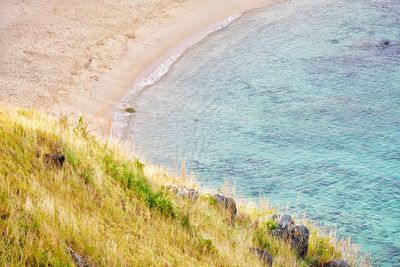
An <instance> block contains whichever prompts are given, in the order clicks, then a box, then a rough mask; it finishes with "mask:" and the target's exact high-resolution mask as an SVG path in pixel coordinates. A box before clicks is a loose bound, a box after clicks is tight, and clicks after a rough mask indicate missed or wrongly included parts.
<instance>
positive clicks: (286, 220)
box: [272, 214, 295, 240]
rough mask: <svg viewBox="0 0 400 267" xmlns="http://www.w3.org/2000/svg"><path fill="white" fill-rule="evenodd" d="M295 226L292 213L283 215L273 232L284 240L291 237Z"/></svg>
mask: <svg viewBox="0 0 400 267" xmlns="http://www.w3.org/2000/svg"><path fill="white" fill-rule="evenodd" d="M294 227H295V224H294V221H293V219H292V217H291V216H290V215H287V214H285V215H282V216H281V217H279V219H278V222H277V228H276V229H275V230H272V234H273V235H274V236H276V237H279V238H281V239H283V240H287V239H289V238H290V235H291V232H292V229H293V228H294Z"/></svg>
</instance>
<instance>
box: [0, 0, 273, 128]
mask: <svg viewBox="0 0 400 267" xmlns="http://www.w3.org/2000/svg"><path fill="white" fill-rule="evenodd" d="M275 2H278V1H275V0H249V1H240V0H207V1H199V0H197V1H196V0H187V1H179V0H168V1H161V0H160V1H128V0H125V1H117V0H108V1H95V0H89V1H76V0H69V1H59V0H50V1H44V0H36V1H33V0H30V1H1V2H0V49H1V51H2V52H1V56H0V103H8V104H12V105H17V106H25V107H33V108H36V109H39V110H42V111H45V112H46V113H48V114H51V115H54V116H59V115H60V114H67V115H69V116H71V119H76V117H77V116H80V115H82V114H83V115H85V117H86V118H87V120H88V121H89V122H90V125H91V128H92V129H93V130H94V131H95V132H97V133H100V134H107V133H108V131H109V129H110V127H111V118H112V112H113V108H114V106H115V104H116V103H118V102H119V101H120V100H121V98H122V97H123V96H124V95H125V94H126V93H127V92H128V91H129V89H130V88H132V86H133V84H134V82H135V80H137V79H138V77H140V76H143V75H144V72H146V70H147V71H148V69H149V67H151V65H152V64H153V65H154V62H157V60H158V59H160V58H161V57H162V56H163V55H165V53H167V52H168V51H171V49H172V48H173V47H174V46H176V45H177V44H179V43H180V42H182V40H185V39H188V38H190V36H193V35H194V34H195V33H196V32H199V31H201V29H205V28H207V27H209V26H210V25H213V24H216V23H218V22H221V21H223V20H224V19H225V18H227V17H229V16H232V15H234V14H238V13H241V12H244V11H247V10H250V9H253V8H258V7H262V6H267V5H270V4H273V3H275Z"/></svg>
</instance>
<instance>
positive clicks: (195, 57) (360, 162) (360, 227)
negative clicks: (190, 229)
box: [120, 0, 400, 266]
mask: <svg viewBox="0 0 400 267" xmlns="http://www.w3.org/2000/svg"><path fill="white" fill-rule="evenodd" d="M125 101H126V102H127V103H129V105H133V106H134V107H135V109H137V112H136V113H135V114H134V115H132V116H125V117H123V121H124V123H125V126H124V129H123V132H122V133H120V137H121V138H122V139H123V140H131V141H132V142H133V147H132V149H133V151H135V153H137V154H138V155H140V156H141V157H143V158H145V159H147V160H149V161H150V162H153V163H156V164H161V165H165V166H169V167H171V168H175V167H176V166H179V164H180V162H182V161H186V165H187V168H188V169H189V170H190V171H191V172H192V173H195V174H196V175H198V176H199V181H200V183H201V184H202V185H204V186H207V187H216V186H220V185H221V184H222V183H223V181H224V179H226V180H228V181H231V182H233V183H234V184H235V185H236V189H237V191H238V193H239V194H241V195H243V196H245V197H248V198H253V197H254V198H255V197H258V196H259V195H262V196H266V197H267V198H269V199H271V200H272V201H273V203H274V204H275V205H276V206H278V207H280V208H282V209H283V208H286V207H288V208H289V209H290V210H291V212H294V213H302V212H304V210H305V211H306V213H307V214H308V217H310V218H312V219H314V220H316V221H318V222H320V223H322V224H325V225H329V226H332V225H333V226H336V227H337V230H338V234H339V235H340V236H341V237H352V239H353V240H354V241H355V242H356V243H357V244H358V245H360V246H361V248H362V250H363V251H364V252H369V253H371V254H372V256H373V257H374V259H375V261H376V265H377V266H400V1H398V0H380V1H378V0H375V1H372V0H353V1H340V0H337V1H329V0H325V1H318V0H315V1H300V0H298V1H290V2H286V3H283V4H279V5H276V6H274V7H273V8H267V9H260V10H256V11H252V12H249V13H246V14H245V15H244V16H242V17H241V18H240V19H238V20H236V21H235V22H233V23H232V24H231V25H230V26H229V27H227V28H225V29H223V30H221V31H218V32H216V33H213V34H211V35H210V36H209V37H208V38H206V39H205V40H203V41H202V42H200V43H199V44H198V45H196V46H195V47H194V48H192V49H191V50H190V51H188V52H187V53H186V54H185V55H184V56H183V57H182V58H181V59H180V60H179V61H178V62H177V63H176V64H175V65H174V66H173V67H172V68H171V70H170V72H169V73H168V74H167V75H166V76H164V77H163V78H162V79H161V80H160V81H159V82H158V83H157V84H156V85H154V86H151V87H147V88H145V89H144V90H140V91H137V92H132V94H131V95H130V96H129V97H127V98H126V99H125Z"/></svg>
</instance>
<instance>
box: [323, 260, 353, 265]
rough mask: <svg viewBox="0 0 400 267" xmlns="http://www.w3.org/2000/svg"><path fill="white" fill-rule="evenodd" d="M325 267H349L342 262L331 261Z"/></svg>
mask: <svg viewBox="0 0 400 267" xmlns="http://www.w3.org/2000/svg"><path fill="white" fill-rule="evenodd" d="M325 266H326V267H350V265H349V264H348V263H347V262H345V261H344V260H337V259H336V260H331V261H330V262H328V263H327V264H326V265H325Z"/></svg>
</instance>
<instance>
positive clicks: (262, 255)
mask: <svg viewBox="0 0 400 267" xmlns="http://www.w3.org/2000/svg"><path fill="white" fill-rule="evenodd" d="M250 252H251V253H254V254H255V255H256V256H257V257H258V259H259V260H260V261H261V262H262V263H263V264H264V265H265V266H269V267H272V261H273V259H274V258H273V257H272V256H271V254H269V253H268V252H267V251H266V250H263V249H260V248H250Z"/></svg>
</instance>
